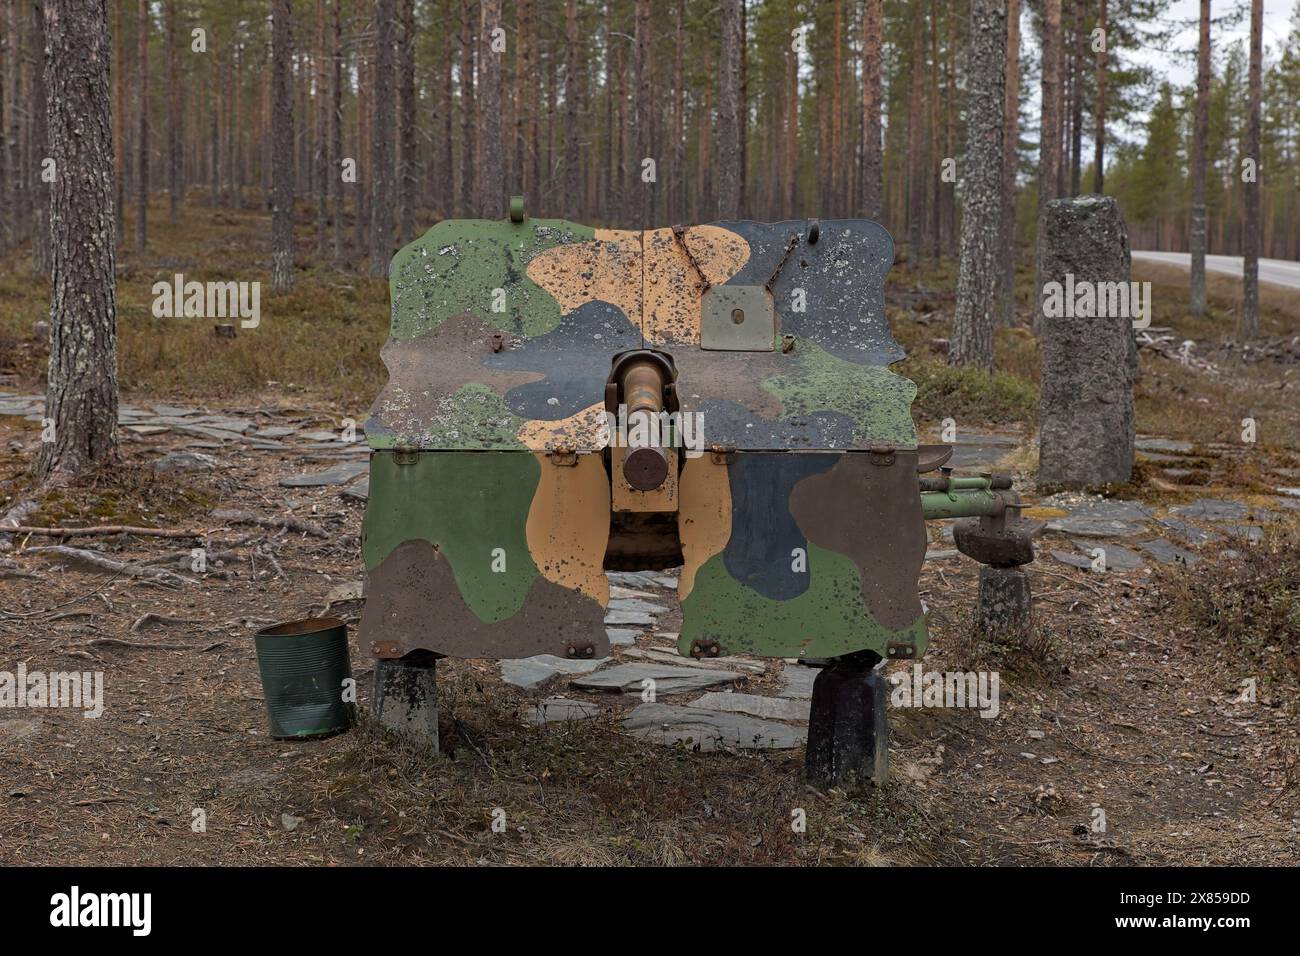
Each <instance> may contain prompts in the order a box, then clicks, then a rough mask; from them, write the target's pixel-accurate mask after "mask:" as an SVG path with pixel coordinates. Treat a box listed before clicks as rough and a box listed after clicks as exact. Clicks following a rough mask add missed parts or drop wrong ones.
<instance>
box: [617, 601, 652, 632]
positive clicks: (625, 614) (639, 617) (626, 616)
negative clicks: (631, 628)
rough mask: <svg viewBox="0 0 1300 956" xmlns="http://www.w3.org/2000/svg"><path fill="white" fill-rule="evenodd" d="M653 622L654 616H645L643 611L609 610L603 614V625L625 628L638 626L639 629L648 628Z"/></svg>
mask: <svg viewBox="0 0 1300 956" xmlns="http://www.w3.org/2000/svg"><path fill="white" fill-rule="evenodd" d="M611 603H612V602H611ZM654 622H655V615H654V614H647V613H646V612H644V611H614V610H610V611H607V612H606V613H605V623H606V624H612V625H615V626H622V627H626V626H628V625H638V626H641V627H650V626H651V625H652V624H654Z"/></svg>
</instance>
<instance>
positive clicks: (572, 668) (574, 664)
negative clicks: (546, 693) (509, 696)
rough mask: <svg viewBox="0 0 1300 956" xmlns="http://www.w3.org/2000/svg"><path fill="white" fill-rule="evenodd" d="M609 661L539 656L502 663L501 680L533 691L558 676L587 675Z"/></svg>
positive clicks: (606, 658)
mask: <svg viewBox="0 0 1300 956" xmlns="http://www.w3.org/2000/svg"><path fill="white" fill-rule="evenodd" d="M608 660H609V658H608V657H602V658H600V660H594V661H593V660H569V659H568V658H566V657H555V656H553V655H551V654H539V655H537V656H536V657H523V658H519V659H518V660H510V661H502V662H501V679H502V680H504V681H505V682H506V683H507V684H513V685H514V686H516V687H522V688H523V689H524V690H532V689H534V688H535V687H537V686H538V685H539V684H542V683H544V682H545V681H548V680H550V679H551V678H552V677H555V676H556V675H558V674H585V673H587V672H588V671H593V670H595V669H596V668H597V667H599V666H600V665H601V664H604V663H605V662H606V661H608Z"/></svg>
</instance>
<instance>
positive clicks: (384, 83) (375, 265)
mask: <svg viewBox="0 0 1300 956" xmlns="http://www.w3.org/2000/svg"><path fill="white" fill-rule="evenodd" d="M371 82H372V89H373V99H372V100H371V102H372V103H374V109H372V110H371V118H372V125H371V140H370V182H371V184H372V191H371V193H370V270H369V272H370V276H371V278H375V279H381V278H383V277H384V276H386V275H388V260H389V259H390V258H391V257H392V254H393V0H375V63H374V78H373V80H372V81H371Z"/></svg>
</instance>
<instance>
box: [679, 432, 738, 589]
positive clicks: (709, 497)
mask: <svg viewBox="0 0 1300 956" xmlns="http://www.w3.org/2000/svg"><path fill="white" fill-rule="evenodd" d="M678 494H679V496H680V498H679V500H680V504H679V511H678V518H677V527H678V531H679V533H680V535H681V539H682V559H683V564H682V573H681V575H680V576H679V578H678V580H677V599H678V601H685V600H686V598H687V597H688V596H689V595H690V593H691V589H692V588H693V587H695V573H696V572H697V571H698V570H699V569H700V568H701V567H702V566H703V565H704V563H705V562H706V561H708V560H709V558H711V557H713V556H714V555H715V554H718V553H720V552H721V551H722V549H723V548H725V547H726V546H727V542H728V541H730V540H731V485H730V484H729V483H728V479H727V466H726V465H715V464H714V463H713V457H712V456H711V455H709V454H705V455H702V456H701V457H699V458H687V459H686V464H685V465H684V466H683V467H682V475H681V486H680V488H679V491H678Z"/></svg>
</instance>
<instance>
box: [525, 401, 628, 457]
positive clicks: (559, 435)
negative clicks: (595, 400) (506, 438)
mask: <svg viewBox="0 0 1300 956" xmlns="http://www.w3.org/2000/svg"><path fill="white" fill-rule="evenodd" d="M516 435H517V436H518V438H519V440H520V441H521V442H523V443H524V445H526V446H527V447H528V448H529V449H530V450H532V451H554V450H556V449H557V448H564V449H567V450H570V451H599V450H600V449H602V448H604V447H605V446H606V445H608V444H609V419H608V418H606V417H605V406H604V404H599V405H588V406H587V407H586V408H584V409H583V410H582V411H580V412H576V413H574V414H572V415H570V416H569V417H568V418H560V419H556V420H555V421H553V422H552V421H542V420H540V419H534V420H532V421H527V422H524V423H523V424H522V425H520V426H519V431H518V432H516Z"/></svg>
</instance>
